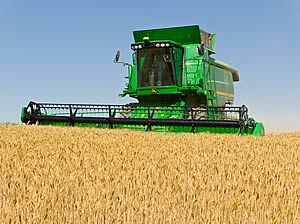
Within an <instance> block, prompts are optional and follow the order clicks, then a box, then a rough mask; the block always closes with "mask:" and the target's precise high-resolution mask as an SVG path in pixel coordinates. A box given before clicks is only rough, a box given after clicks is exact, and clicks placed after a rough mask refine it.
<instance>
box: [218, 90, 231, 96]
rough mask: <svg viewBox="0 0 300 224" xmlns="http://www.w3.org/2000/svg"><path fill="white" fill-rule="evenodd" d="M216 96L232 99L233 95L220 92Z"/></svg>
mask: <svg viewBox="0 0 300 224" xmlns="http://www.w3.org/2000/svg"><path fill="white" fill-rule="evenodd" d="M217 94H218V95H220V96H228V97H233V94H231V93H225V92H221V91H217Z"/></svg>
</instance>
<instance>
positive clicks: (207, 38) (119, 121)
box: [21, 26, 264, 136]
mask: <svg viewBox="0 0 300 224" xmlns="http://www.w3.org/2000/svg"><path fill="white" fill-rule="evenodd" d="M133 35H134V43H133V44H132V45H131V49H132V50H133V63H132V64H129V63H124V62H120V61H119V58H120V52H117V55H116V57H115V63H121V64H124V65H125V66H127V67H128V77H126V78H127V79H128V85H127V87H126V88H125V90H124V91H123V93H122V94H121V95H122V96H125V95H129V96H130V97H132V98H135V99H137V100H138V103H131V104H127V105H97V104H53V103H35V102H30V103H29V104H28V106H27V107H23V108H22V114H21V120H22V122H23V123H26V124H41V125H58V126H70V125H71V126H84V127H99V128H128V129H134V130H145V131H161V132H194V133H198V132H210V133H237V134H242V135H254V136H261V135H264V127H263V124H262V123H260V122H257V121H255V120H254V119H253V118H249V117H248V109H247V107H246V106H244V105H243V106H238V107H237V106H232V105H233V100H234V88H233V83H234V82H237V81H239V74H238V71H237V69H235V68H233V67H231V66H229V65H227V64H225V63H223V62H221V61H218V60H216V59H214V58H212V55H213V54H215V51H214V42H215V34H213V33H208V32H205V31H203V30H202V29H200V28H199V26H185V27H174V28H164V29H152V30H142V31H134V32H133Z"/></svg>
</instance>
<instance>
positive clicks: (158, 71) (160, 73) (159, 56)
mask: <svg viewBox="0 0 300 224" xmlns="http://www.w3.org/2000/svg"><path fill="white" fill-rule="evenodd" d="M137 67H138V86H139V87H145V86H173V85H175V84H176V80H175V72H174V60H173V54H172V48H171V47H169V48H143V49H139V50H138V51H137Z"/></svg>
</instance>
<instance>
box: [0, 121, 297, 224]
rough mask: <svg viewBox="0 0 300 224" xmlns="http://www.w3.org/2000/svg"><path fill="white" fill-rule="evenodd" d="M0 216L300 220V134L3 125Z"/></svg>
mask: <svg viewBox="0 0 300 224" xmlns="http://www.w3.org/2000/svg"><path fill="white" fill-rule="evenodd" d="M0 223H300V133H290V134H277V135H268V136H265V137H256V138H255V137H241V136H237V135H212V134H163V133H148V132H147V133H146V132H136V131H129V130H108V129H87V128H71V127H44V126H23V125H0Z"/></svg>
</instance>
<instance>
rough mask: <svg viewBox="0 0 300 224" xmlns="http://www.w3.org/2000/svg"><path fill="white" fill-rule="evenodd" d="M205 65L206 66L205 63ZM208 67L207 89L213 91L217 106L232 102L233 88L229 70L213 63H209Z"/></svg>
mask: <svg viewBox="0 0 300 224" xmlns="http://www.w3.org/2000/svg"><path fill="white" fill-rule="evenodd" d="M206 67H208V64H207V63H206ZM209 67H210V71H209V75H208V77H209V78H208V81H207V89H208V90H211V91H215V94H216V96H217V98H218V105H219V106H224V105H225V103H227V102H231V103H233V100H234V88H233V79H232V74H231V73H230V72H229V71H226V70H224V69H222V68H219V67H217V66H216V65H215V64H211V65H210V66H209Z"/></svg>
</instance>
